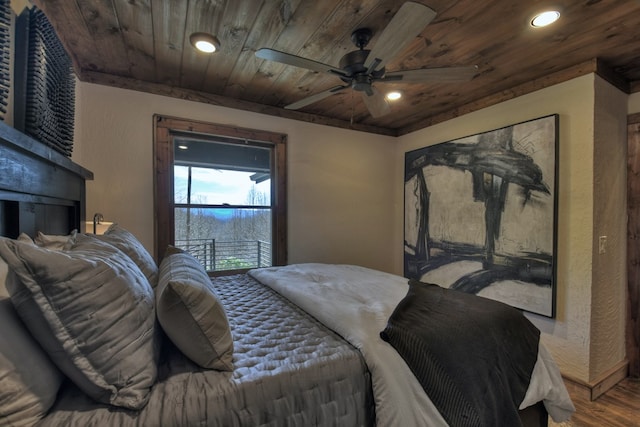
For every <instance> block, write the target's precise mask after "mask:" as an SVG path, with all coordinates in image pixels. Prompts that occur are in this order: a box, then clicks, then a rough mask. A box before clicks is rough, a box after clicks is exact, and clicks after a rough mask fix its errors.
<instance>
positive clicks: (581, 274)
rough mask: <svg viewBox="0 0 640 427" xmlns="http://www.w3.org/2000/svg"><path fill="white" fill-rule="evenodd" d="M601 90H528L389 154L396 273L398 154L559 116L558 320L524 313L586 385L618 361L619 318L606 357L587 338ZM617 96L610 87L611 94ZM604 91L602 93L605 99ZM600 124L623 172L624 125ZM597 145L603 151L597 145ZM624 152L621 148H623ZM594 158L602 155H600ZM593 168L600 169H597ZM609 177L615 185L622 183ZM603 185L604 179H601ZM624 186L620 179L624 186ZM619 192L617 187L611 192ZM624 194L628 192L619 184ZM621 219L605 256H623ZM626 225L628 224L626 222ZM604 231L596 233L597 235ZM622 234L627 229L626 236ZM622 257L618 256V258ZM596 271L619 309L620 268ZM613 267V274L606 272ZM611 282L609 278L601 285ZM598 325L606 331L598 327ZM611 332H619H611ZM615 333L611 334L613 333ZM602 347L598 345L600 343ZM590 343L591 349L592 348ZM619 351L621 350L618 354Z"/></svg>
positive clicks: (587, 84) (621, 100)
mask: <svg viewBox="0 0 640 427" xmlns="http://www.w3.org/2000/svg"><path fill="white" fill-rule="evenodd" d="M603 85H607V84H606V83H603V82H601V81H600V78H599V77H595V75H587V76H583V77H580V78H577V79H574V80H571V81H568V82H565V83H562V84H558V85H555V86H553V87H549V88H546V89H542V90H539V91H536V92H534V93H531V94H528V95H524V96H521V97H519V98H516V99H512V100H510V101H507V102H504V103H501V104H498V105H495V106H492V107H489V108H485V109H483V110H480V111H476V112H474V113H470V114H467V115H465V116H462V117H458V118H456V119H453V120H449V121H447V122H444V123H440V124H437V125H435V126H432V127H430V128H427V129H422V130H420V131H417V132H414V133H411V134H409V135H404V136H402V137H401V138H399V140H398V143H397V149H396V153H395V157H396V159H395V178H394V183H395V185H396V189H395V198H394V215H395V216H394V217H395V220H394V236H395V237H394V240H393V241H394V242H396V249H395V251H394V253H393V254H394V270H395V272H401V271H402V254H403V248H402V241H403V239H402V236H403V209H404V201H403V197H404V189H403V188H402V187H403V178H402V177H403V173H404V154H405V152H407V151H410V150H414V149H417V148H421V147H425V146H429V145H433V144H437V143H440V142H446V141H450V140H453V139H456V138H460V137H463V136H468V135H473V134H476V133H479V132H483V131H488V130H492V129H497V128H500V127H503V126H507V125H510V124H514V123H519V122H523V121H527V120H531V119H534V118H537V117H542V116H546V115H549V114H554V113H557V114H559V115H560V142H559V148H560V151H559V159H558V160H559V165H560V173H559V190H558V191H559V206H558V252H557V261H558V268H557V300H556V301H557V316H556V318H555V319H548V318H546V317H542V316H536V315H530V314H528V317H529V318H530V319H531V320H532V321H533V323H534V324H535V325H536V326H537V327H538V328H540V330H541V331H542V333H543V341H544V342H545V344H546V345H547V347H548V348H549V349H550V351H551V353H552V354H553V356H554V358H555V359H556V361H557V362H558V365H559V366H560V368H561V370H562V372H563V374H566V375H568V376H570V377H573V378H575V379H578V380H582V381H584V382H590V381H593V380H594V379H596V378H597V377H598V376H599V375H601V374H602V372H604V371H605V370H606V369H609V368H611V367H612V366H613V365H615V364H616V363H619V362H620V361H621V360H622V359H624V350H623V348H624V327H622V328H620V327H619V323H620V322H619V320H620V316H619V315H618V316H616V317H615V318H614V319H613V323H614V324H615V327H614V328H611V327H608V328H606V330H607V333H608V334H609V335H608V337H607V338H608V340H607V345H610V346H611V348H612V350H611V352H610V354H609V356H607V357H603V355H602V354H600V353H598V355H597V357H599V358H598V359H597V360H595V361H594V360H592V358H593V357H594V355H593V354H592V350H591V347H592V342H591V341H592V339H593V338H594V337H596V338H597V339H602V332H603V331H600V330H596V331H594V330H593V329H592V293H593V291H592V286H594V278H593V248H594V210H593V207H594V200H595V199H594V197H596V196H597V197H601V196H602V194H597V195H596V196H594V162H598V161H599V160H600V159H596V158H594V133H595V131H594V115H595V108H594V105H595V104H596V92H595V89H594V87H595V86H598V87H599V88H600V90H601V91H603V92H607V90H608V88H606V87H605V88H602V86H603ZM614 91H615V90H614ZM609 95H610V94H608V93H607V94H605V95H604V96H605V97H606V96H609ZM607 99H608V100H609V101H610V105H609V107H611V106H612V105H613V104H614V106H615V109H614V110H612V113H613V112H615V113H619V111H620V109H621V107H620V105H621V104H622V105H623V108H626V104H625V101H626V98H625V97H622V96H617V97H616V96H609V98H607ZM600 119H602V122H600V123H599V124H598V126H602V127H603V128H606V129H608V130H611V129H616V132H617V133H614V134H611V135H610V136H611V137H612V138H613V140H610V144H609V147H610V148H611V149H612V150H617V153H616V154H615V155H611V156H608V158H609V160H610V162H608V167H609V169H612V168H618V169H623V170H624V169H625V168H626V166H625V165H626V159H625V163H623V164H613V163H612V162H616V163H620V162H621V156H623V154H622V153H621V151H620V150H621V147H622V143H624V145H625V147H626V139H625V138H626V137H625V138H623V137H622V135H620V134H619V123H618V122H619V121H620V120H626V117H625V115H624V113H623V114H622V118H620V117H604V116H603V115H601V116H600ZM597 145H598V147H600V146H601V144H600V143H597ZM625 152H626V151H625ZM598 154H601V153H600V152H599V151H598ZM598 170H603V169H601V168H598ZM618 178H619V176H617V178H615V179H614V181H615V183H616V185H618V186H619V185H622V184H621V182H620V181H619V180H618ZM607 182H609V180H607ZM625 186H626V182H625ZM602 187H604V186H598V187H597V188H596V190H597V191H603V188H602ZM616 191H617V194H619V193H620V188H618V189H617V190H616ZM624 191H626V187H624ZM620 221H621V219H620V216H617V217H616V220H615V221H614V222H615V223H613V221H612V223H611V224H609V225H607V227H606V228H607V231H606V232H607V233H608V237H609V239H610V240H609V252H608V257H615V256H624V249H623V248H621V245H620V242H622V241H625V242H626V240H625V239H626V234H625V235H624V236H621V235H620V234H621V233H623V231H622V228H623V227H621V224H620ZM625 226H626V223H625ZM600 231H602V230H599V231H598V232H600ZM624 232H625V233H626V229H625V231H624ZM623 259H624V258H623ZM598 267H599V271H598V276H597V281H596V283H595V285H597V286H598V287H599V288H598V294H601V293H606V292H609V293H611V294H613V295H614V297H613V301H612V302H611V304H610V305H612V306H616V307H620V305H621V304H624V299H622V296H621V294H623V293H624V292H622V291H621V290H623V289H624V287H625V286H626V279H624V278H623V277H621V274H623V273H621V272H620V270H619V263H616V264H615V266H614V267H611V265H610V264H606V263H599V265H598ZM610 269H613V272H612V273H613V274H612V275H608V273H610V271H609V270H610ZM604 277H610V280H603V279H602V278H604ZM597 326H598V327H604V325H602V324H601V322H597ZM615 328H617V329H615ZM613 329H615V330H613ZM598 345H600V344H598ZM594 346H595V345H594ZM621 349H622V353H621ZM594 367H597V369H594Z"/></svg>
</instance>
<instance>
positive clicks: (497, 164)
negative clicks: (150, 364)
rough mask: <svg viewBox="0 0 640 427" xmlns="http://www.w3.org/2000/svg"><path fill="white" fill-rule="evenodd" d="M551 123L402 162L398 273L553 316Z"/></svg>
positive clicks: (422, 152) (554, 151)
mask: <svg viewBox="0 0 640 427" xmlns="http://www.w3.org/2000/svg"><path fill="white" fill-rule="evenodd" d="M557 155H558V115H557V114H554V115H550V116H546V117H541V118H538V119H535V120H530V121H527V122H523V123H518V124H514V125H511V126H507V127H504V128H500V129H496V130H492V131H489V132H483V133H480V134H476V135H472V136H468V137H464V138H460V139H456V140H454V141H449V142H443V143H440V144H436V145H432V146H428V147H424V148H421V149H418V150H414V151H410V152H408V153H406V154H405V177H404V186H405V204H404V214H405V219H404V223H405V224H404V275H405V276H406V277H408V278H414V279H418V280H421V281H424V282H429V283H435V284H438V285H440V286H443V287H447V288H451V289H457V290H460V291H464V292H469V293H473V294H477V295H481V296H484V297H487V298H492V299H495V300H498V301H502V302H504V303H507V304H509V305H512V306H514V307H517V308H520V309H523V310H526V311H529V312H532V313H537V314H541V315H544V316H548V317H554V316H555V294H556V291H555V288H556V280H555V276H556V274H555V272H556V259H555V256H556V236H557V232H556V231H557V230H556V228H557V215H556V211H557V179H558V171H557V167H558V164H557Z"/></svg>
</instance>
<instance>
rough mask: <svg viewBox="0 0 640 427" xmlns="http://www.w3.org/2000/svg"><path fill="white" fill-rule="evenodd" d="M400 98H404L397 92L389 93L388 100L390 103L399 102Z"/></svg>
mask: <svg viewBox="0 0 640 427" xmlns="http://www.w3.org/2000/svg"><path fill="white" fill-rule="evenodd" d="M400 98H402V93H401V92H399V91H397V90H394V91H392V92H389V93H387V99H388V100H389V101H397V100H398V99H400Z"/></svg>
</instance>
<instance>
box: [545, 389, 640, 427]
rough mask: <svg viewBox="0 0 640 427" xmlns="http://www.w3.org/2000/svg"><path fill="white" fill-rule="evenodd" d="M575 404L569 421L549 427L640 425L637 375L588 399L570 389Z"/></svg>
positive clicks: (636, 426)
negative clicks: (574, 409) (591, 399)
mask: <svg viewBox="0 0 640 427" xmlns="http://www.w3.org/2000/svg"><path fill="white" fill-rule="evenodd" d="M569 394H570V395H571V399H572V400H573V404H574V405H575V407H576V412H575V413H574V414H573V416H572V417H571V420H570V421H566V422H563V423H555V422H553V421H552V420H551V419H549V427H640V378H626V379H624V380H622V381H621V382H620V383H618V384H617V385H616V386H615V387H614V388H612V389H611V390H609V391H608V392H607V393H605V394H604V395H602V396H600V397H599V398H598V399H597V400H595V401H593V402H590V401H588V400H587V399H584V398H581V397H580V396H579V395H576V394H575V393H572V392H571V389H569Z"/></svg>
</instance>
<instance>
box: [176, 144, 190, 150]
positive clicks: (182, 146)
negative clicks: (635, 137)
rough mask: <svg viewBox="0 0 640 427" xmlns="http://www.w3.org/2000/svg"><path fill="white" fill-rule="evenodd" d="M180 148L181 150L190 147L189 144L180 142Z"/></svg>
mask: <svg viewBox="0 0 640 427" xmlns="http://www.w3.org/2000/svg"><path fill="white" fill-rule="evenodd" d="M178 148H179V149H181V150H187V149H189V147H187V145H186V144H180V145H178Z"/></svg>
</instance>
